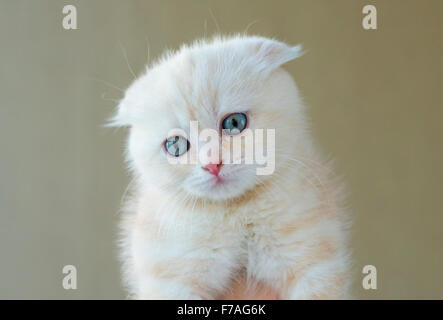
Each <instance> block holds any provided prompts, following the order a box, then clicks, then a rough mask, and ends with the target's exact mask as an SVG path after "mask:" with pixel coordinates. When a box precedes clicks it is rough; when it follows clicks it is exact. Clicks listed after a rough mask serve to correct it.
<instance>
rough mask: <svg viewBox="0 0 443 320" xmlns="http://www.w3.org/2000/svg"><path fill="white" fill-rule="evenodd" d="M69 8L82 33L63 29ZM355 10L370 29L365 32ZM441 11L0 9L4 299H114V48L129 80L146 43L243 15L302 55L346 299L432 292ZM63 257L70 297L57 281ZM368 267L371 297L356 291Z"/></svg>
mask: <svg viewBox="0 0 443 320" xmlns="http://www.w3.org/2000/svg"><path fill="white" fill-rule="evenodd" d="M66 4H73V5H75V6H76V7H77V15H78V30H64V29H63V28H62V19H63V14H62V8H63V6H64V5H66ZM366 4H375V5H376V7H377V10H378V29H377V30H370V31H366V30H364V29H363V28H362V24H361V22H362V18H363V14H362V8H363V6H364V5H366ZM442 12H443V1H439V0H435V1H429V0H424V1H419V0H414V1H412V0H402V1H400V0H389V1H370V0H366V1H359V0H346V1H332V0H322V1H319V0H303V1H179V0H177V1H164V0H163V1H118V0H114V1H110V0H106V1H105V0H100V1H99V0H95V1H85V0H83V1H80V0H71V1H30V0H29V1H8V0H1V1H0V298H7V299H15V298H25V299H29V298H36V299H48V298H57V299H79V298H84V299H92V298H99V299H108V298H116V299H119V298H125V293H124V291H123V289H122V287H121V284H120V274H119V263H118V261H117V259H116V257H117V250H116V245H115V240H116V234H117V222H118V212H117V211H118V208H119V204H120V200H121V196H122V194H123V192H124V190H125V188H126V185H127V183H128V182H129V178H128V176H127V174H126V172H125V168H124V164H123V158H122V151H123V145H124V137H125V130H124V129H121V130H115V129H106V128H104V127H103V124H104V123H105V121H106V118H107V117H108V116H109V115H110V114H111V113H112V111H113V109H114V107H115V103H114V101H112V100H113V99H119V98H120V97H121V96H122V93H121V92H120V91H119V90H118V89H116V88H113V86H114V85H115V86H117V87H120V88H123V89H124V88H126V87H127V86H128V85H129V84H130V82H131V81H132V75H131V73H130V71H129V69H128V65H127V63H126V61H125V58H124V51H126V52H127V58H128V60H129V63H130V65H131V66H132V69H133V70H134V71H135V72H136V73H139V72H141V70H142V69H143V67H144V64H145V63H146V62H147V60H148V43H149V48H150V50H149V51H150V57H151V59H152V58H155V57H157V56H158V55H159V54H161V52H162V51H163V50H164V49H166V48H177V47H178V46H179V45H180V44H181V43H182V42H189V41H191V40H193V39H196V38H198V37H202V36H204V35H205V34H206V35H212V34H214V33H215V32H217V29H219V31H220V32H221V33H233V32H242V31H244V30H245V29H246V27H247V26H248V25H250V24H251V23H253V22H255V23H253V24H252V25H250V26H249V33H253V34H260V35H264V36H270V37H276V38H278V39H280V40H283V41H287V42H289V43H292V44H296V43H302V44H303V45H304V47H305V49H307V51H308V53H307V54H306V55H305V56H303V57H302V58H300V59H298V60H297V61H293V62H290V63H288V64H287V66H286V68H287V69H288V70H289V71H290V72H291V73H292V74H293V76H294V77H295V79H296V81H297V83H298V85H299V87H300V89H301V92H302V93H303V95H304V97H305V100H306V102H307V104H308V105H309V106H310V109H309V112H310V116H311V118H312V126H313V133H314V135H315V136H316V138H317V141H318V143H319V145H320V146H321V147H322V149H323V150H324V151H325V152H326V153H327V154H330V155H331V157H332V158H334V159H335V165H336V170H337V172H338V173H339V174H340V175H342V176H343V178H344V180H345V181H346V183H347V186H348V191H349V207H350V209H351V211H352V214H353V220H354V225H353V228H352V238H351V240H352V242H351V246H352V249H353V254H354V274H353V277H354V279H355V282H354V286H353V291H354V294H355V297H357V298H364V299H375V298H377V299H386V298H395V299H397V298H420V299H421V298H434V299H435V298H438V299H442V298H443V272H442V271H443V249H442V244H443V232H442V229H443V215H442V213H443V212H442V199H443V191H442V187H443V183H442V181H443V169H442V164H443V148H442V138H443V126H442V120H443V109H442V108H443V104H442V102H443V99H442V97H443V88H442V82H443V68H442V57H443V55H442V53H443V52H442V49H443V40H442V39H443V19H442V18H441V13H442ZM217 25H218V27H217ZM122 48H124V49H122ZM108 82H109V83H110V84H109V85H107V84H105V83H108ZM111 84H112V85H111ZM68 264H72V265H75V266H76V267H77V270H78V289H77V290H64V289H63V288H62V279H63V276H64V275H63V274H62V268H63V266H64V265H68ZM366 264H372V265H375V266H376V267H377V271H378V289H377V290H363V288H362V285H361V280H362V278H363V275H362V273H361V271H362V268H363V266H364V265H366Z"/></svg>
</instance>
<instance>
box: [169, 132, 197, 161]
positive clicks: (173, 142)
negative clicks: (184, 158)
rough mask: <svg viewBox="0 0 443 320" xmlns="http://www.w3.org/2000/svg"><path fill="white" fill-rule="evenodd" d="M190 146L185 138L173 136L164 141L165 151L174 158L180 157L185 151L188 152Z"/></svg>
mask: <svg viewBox="0 0 443 320" xmlns="http://www.w3.org/2000/svg"><path fill="white" fill-rule="evenodd" d="M190 147H191V144H190V143H189V141H188V140H187V139H186V138H183V137H182V136H174V137H170V138H168V139H166V141H165V149H166V151H167V152H168V153H169V154H170V155H171V156H174V157H180V156H181V155H182V154H184V153H185V152H186V151H188V150H189V148H190Z"/></svg>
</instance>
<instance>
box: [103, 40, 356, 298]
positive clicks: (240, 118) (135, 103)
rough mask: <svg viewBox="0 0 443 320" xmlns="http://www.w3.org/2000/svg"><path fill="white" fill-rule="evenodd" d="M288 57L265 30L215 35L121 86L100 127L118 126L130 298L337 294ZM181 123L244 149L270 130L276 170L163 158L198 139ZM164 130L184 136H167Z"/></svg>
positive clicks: (336, 213)
mask: <svg viewBox="0 0 443 320" xmlns="http://www.w3.org/2000/svg"><path fill="white" fill-rule="evenodd" d="M300 55H301V52H300V47H299V46H296V47H291V46H288V45H286V44H284V43H282V42H279V41H276V40H273V39H267V38H263V37H255V36H243V35H238V36H233V37H225V38H223V37H216V38H214V39H212V40H202V41H197V42H195V43H193V44H192V45H190V46H183V47H181V48H180V49H179V50H178V51H177V52H169V53H167V54H166V55H164V56H163V57H162V58H161V59H160V60H159V61H158V62H157V63H155V64H154V65H152V66H150V67H148V68H147V70H146V72H145V73H144V74H143V75H142V76H140V77H139V78H138V79H137V80H136V81H135V82H134V83H133V84H132V85H131V86H130V87H129V88H128V89H127V91H126V93H125V96H124V98H123V99H122V100H121V101H120V104H119V107H118V111H117V113H116V115H115V116H114V117H113V118H112V124H113V125H117V126H129V127H130V133H129V137H128V143H127V152H126V158H127V162H128V165H129V169H130V171H131V173H132V175H133V177H134V179H133V182H132V183H131V185H130V190H131V192H130V196H129V197H127V200H126V205H125V207H124V209H123V221H122V229H121V230H122V234H121V252H122V255H121V259H122V262H123V273H124V279H125V283H126V285H127V287H128V290H129V292H130V297H133V298H138V299H217V298H220V297H223V296H225V297H226V296H228V297H229V296H230V297H234V298H237V297H238V292H239V291H241V292H242V293H241V295H242V296H243V297H244V296H246V297H249V298H250V297H251V296H252V297H253V296H254V295H255V294H258V293H257V291H263V290H264V291H266V290H268V292H272V293H270V294H269V295H267V296H266V297H275V298H279V299H342V298H346V297H348V287H349V280H350V276H349V271H348V269H349V253H348V249H347V240H346V239H347V231H346V230H347V225H348V223H347V221H348V220H347V216H346V213H345V210H344V207H343V205H342V203H341V202H342V201H341V197H340V195H341V194H342V191H341V189H340V188H338V186H339V184H337V183H336V182H334V179H332V175H331V171H330V169H328V166H327V164H325V163H324V161H323V159H322V157H321V156H320V155H319V154H318V152H317V151H316V150H315V148H314V145H313V141H312V139H311V137H310V135H309V132H308V120H307V119H306V115H305V110H304V106H303V103H302V101H301V98H300V95H299V92H298V90H297V87H296V85H295V83H294V81H293V79H292V77H291V76H290V75H289V73H288V72H286V71H284V70H283V69H282V68H281V66H282V65H283V64H284V63H286V62H288V61H290V60H293V59H295V58H297V57H299V56H300ZM190 121H198V124H199V127H200V128H210V129H214V130H216V132H218V133H219V140H220V142H221V149H222V151H223V150H225V149H226V148H230V144H231V143H233V142H232V141H234V140H235V139H240V140H241V145H242V146H243V145H244V143H245V142H244V140H242V138H241V137H242V135H243V134H242V130H244V129H245V128H246V127H247V128H248V129H251V130H255V129H264V130H267V129H275V170H274V171H273V173H272V174H267V175H257V170H256V169H257V168H259V167H260V166H261V165H259V164H256V163H253V164H245V163H237V164H228V162H229V161H228V160H227V159H224V158H223V157H224V153H223V152H221V156H220V159H219V160H218V161H216V162H213V161H212V160H211V159H212V158H211V159H209V158H208V159H209V160H208V159H206V160H207V161H206V162H204V161H200V160H201V159H200V160H199V161H197V163H193V164H172V163H171V162H170V161H169V160H170V159H171V158H174V157H175V158H180V157H183V156H184V155H185V154H186V155H188V156H189V155H190V154H191V151H192V150H193V149H197V148H198V147H199V146H198V144H199V143H201V141H199V142H198V143H197V145H195V144H193V143H192V142H191V141H189V138H187V137H186V136H185V134H186V133H188V132H189V130H190ZM175 129H179V130H182V131H183V132H185V133H183V134H176V135H174V134H173V135H172V137H171V134H170V132H171V130H175ZM222 129H223V132H222V131H221V130H222ZM226 129H227V130H228V131H226ZM231 129H236V130H237V131H235V130H234V131H229V130H231ZM230 133H233V134H230ZM228 138H229V139H232V140H229V139H228ZM272 147H273V146H272ZM264 149H265V152H268V153H269V152H270V151H271V150H268V149H269V145H267V144H265V146H264ZM191 157H192V156H191ZM193 157H194V160H196V159H195V153H194V156H193ZM203 158H204V156H203ZM203 160H204V159H203ZM238 287H241V288H240V289H238ZM245 292H248V293H245Z"/></svg>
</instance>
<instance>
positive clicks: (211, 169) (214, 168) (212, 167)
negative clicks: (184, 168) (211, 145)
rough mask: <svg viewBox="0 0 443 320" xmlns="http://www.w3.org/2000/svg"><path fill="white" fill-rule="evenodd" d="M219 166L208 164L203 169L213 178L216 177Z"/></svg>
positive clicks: (217, 164)
mask: <svg viewBox="0 0 443 320" xmlns="http://www.w3.org/2000/svg"><path fill="white" fill-rule="evenodd" d="M221 166H222V164H221V163H210V164H207V165H206V166H204V167H203V169H205V170H207V171H209V173H211V174H213V175H214V176H218V173H219V172H220V167H221Z"/></svg>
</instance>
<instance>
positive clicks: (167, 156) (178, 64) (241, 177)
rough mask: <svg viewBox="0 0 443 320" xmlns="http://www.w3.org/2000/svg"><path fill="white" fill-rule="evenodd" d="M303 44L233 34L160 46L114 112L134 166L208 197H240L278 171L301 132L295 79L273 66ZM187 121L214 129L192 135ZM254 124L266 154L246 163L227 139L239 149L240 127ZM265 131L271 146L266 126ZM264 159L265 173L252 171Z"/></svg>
mask: <svg viewBox="0 0 443 320" xmlns="http://www.w3.org/2000/svg"><path fill="white" fill-rule="evenodd" d="M300 50H301V48H300V47H299V46H295V47H291V46H288V45H286V44H284V43H282V42H279V41H276V40H272V39H267V38H262V37H248V36H235V37H229V38H215V39H213V40H211V41H197V42H195V43H194V44H192V45H191V46H183V47H182V48H181V49H180V50H178V51H177V52H172V53H171V52H169V53H167V54H165V55H164V56H163V57H162V58H161V59H160V61H159V62H158V63H156V64H154V65H153V66H151V67H148V68H147V70H146V72H145V73H144V74H143V75H142V76H141V77H139V78H138V79H137V80H136V81H135V82H134V83H133V84H132V85H131V86H130V87H129V88H128V89H127V91H126V93H125V96H124V98H123V99H122V100H121V102H120V104H119V107H118V111H117V114H116V115H115V116H114V117H113V118H112V119H111V123H112V124H114V125H118V126H130V134H129V137H128V147H127V160H128V163H129V166H130V168H131V169H132V171H133V173H134V174H135V175H137V176H138V177H140V178H141V181H143V183H147V184H150V185H154V186H157V187H158V188H162V189H164V190H166V191H167V192H170V193H175V194H177V196H179V195H183V196H189V197H197V198H201V199H207V200H214V201H217V200H227V199H232V198H235V197H239V196H241V195H242V194H244V193H245V192H246V191H248V190H250V189H252V188H254V187H255V186H256V185H257V184H261V183H263V182H264V181H265V180H266V179H270V178H271V177H272V176H273V175H276V174H278V166H279V165H284V161H285V159H288V158H289V157H291V154H293V153H294V152H295V151H296V149H297V147H298V145H299V144H300V141H301V140H302V139H301V136H302V135H303V133H304V131H305V124H306V121H305V120H304V118H303V106H302V103H301V101H300V98H299V94H298V91H297V88H296V86H295V84H294V82H293V80H292V78H291V76H290V75H289V74H288V73H287V72H286V71H284V70H283V69H281V68H280V66H281V65H282V64H284V63H286V62H288V61H290V60H292V59H295V58H297V57H299V56H300V55H301V52H300ZM192 123H194V124H197V125H198V132H199V133H203V132H204V130H206V131H207V133H208V132H209V133H210V134H209V135H206V138H207V137H208V136H211V134H212V136H211V138H210V139H207V140H205V139H201V136H200V137H198V138H197V139H195V132H194V138H192V137H190V136H191V135H192V133H191V131H192V130H193V129H195V126H193V125H192ZM256 129H263V131H262V133H263V136H264V139H263V143H262V146H261V147H262V149H263V152H262V153H263V154H264V155H267V156H268V157H267V163H265V164H263V163H261V164H259V163H257V161H253V163H245V161H241V159H243V160H244V158H245V152H244V151H242V152H241V153H240V156H239V157H237V159H236V160H240V162H241V163H236V164H233V163H232V162H233V161H234V158H235V152H233V147H232V146H233V144H235V143H236V142H237V143H239V144H237V146H238V145H241V146H242V147H243V148H244V147H245V145H246V141H247V137H246V135H247V134H249V135H250V134H251V133H252V135H253V138H257V135H256V133H257V134H258V133H259V132H260V130H258V131H257V130H256ZM272 130H274V133H275V140H274V141H275V143H274V145H272V141H271V140H273V138H272V136H270V135H269V134H267V133H268V132H272ZM257 140H259V139H256V140H255V142H254V146H255V148H256V147H257V146H256V143H257ZM235 141H236V142H235ZM208 146H210V147H209V148H208ZM213 146H215V147H214V148H212V149H211V147H213ZM205 148H206V149H205ZM216 149H217V150H218V151H220V152H214V150H216ZM271 149H272V150H271ZM208 150H211V151H209V152H208ZM225 151H229V152H225ZM273 153H274V158H275V162H274V163H271V162H272V161H273V160H274V159H271V158H270V157H269V156H270V155H272V154H273ZM227 155H228V156H229V159H228V158H227V157H228V156H227ZM265 158H266V156H265ZM275 165H277V169H276V170H275V172H274V169H275ZM261 167H267V168H268V169H269V168H270V170H268V174H262V175H260V174H258V170H259V169H260V168H261Z"/></svg>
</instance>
